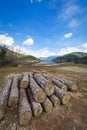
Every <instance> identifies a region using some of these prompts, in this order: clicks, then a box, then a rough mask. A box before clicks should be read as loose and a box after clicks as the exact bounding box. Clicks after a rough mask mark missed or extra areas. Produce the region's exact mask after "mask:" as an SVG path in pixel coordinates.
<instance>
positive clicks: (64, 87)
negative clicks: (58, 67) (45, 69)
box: [52, 78, 67, 91]
mask: <svg viewBox="0 0 87 130" xmlns="http://www.w3.org/2000/svg"><path fill="white" fill-rule="evenodd" d="M52 82H53V84H55V85H56V86H58V87H59V88H60V89H62V90H64V91H67V86H66V85H65V84H64V83H62V82H60V81H59V80H57V79H54V78H52Z"/></svg>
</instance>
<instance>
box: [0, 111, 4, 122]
mask: <svg viewBox="0 0 87 130" xmlns="http://www.w3.org/2000/svg"><path fill="white" fill-rule="evenodd" d="M3 117H4V110H2V109H0V120H1V119H2V118H3Z"/></svg>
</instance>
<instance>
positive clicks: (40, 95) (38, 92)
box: [30, 76, 46, 103]
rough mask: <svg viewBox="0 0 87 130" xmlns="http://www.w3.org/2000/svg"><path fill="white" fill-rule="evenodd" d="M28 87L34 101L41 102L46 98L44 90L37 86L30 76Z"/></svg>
mask: <svg viewBox="0 0 87 130" xmlns="http://www.w3.org/2000/svg"><path fill="white" fill-rule="evenodd" d="M30 89H31V92H32V95H33V98H34V100H35V101H36V102H38V103H42V102H43V101H44V100H45V99H46V94H45V92H44V91H43V90H42V89H41V88H40V87H39V85H38V84H37V83H36V81H35V80H34V79H33V77H31V76H30Z"/></svg>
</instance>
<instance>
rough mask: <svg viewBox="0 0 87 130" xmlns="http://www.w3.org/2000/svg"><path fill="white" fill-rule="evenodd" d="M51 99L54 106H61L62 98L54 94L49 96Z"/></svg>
mask: <svg viewBox="0 0 87 130" xmlns="http://www.w3.org/2000/svg"><path fill="white" fill-rule="evenodd" d="M49 99H50V101H51V102H52V104H53V106H54V107H55V108H56V107H59V105H60V99H59V98H58V97H57V96H56V95H52V96H50V97H49Z"/></svg>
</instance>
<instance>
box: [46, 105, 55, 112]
mask: <svg viewBox="0 0 87 130" xmlns="http://www.w3.org/2000/svg"><path fill="white" fill-rule="evenodd" d="M52 108H53V107H52V104H51V103H48V104H47V105H46V108H45V111H46V112H51V110H52Z"/></svg>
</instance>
